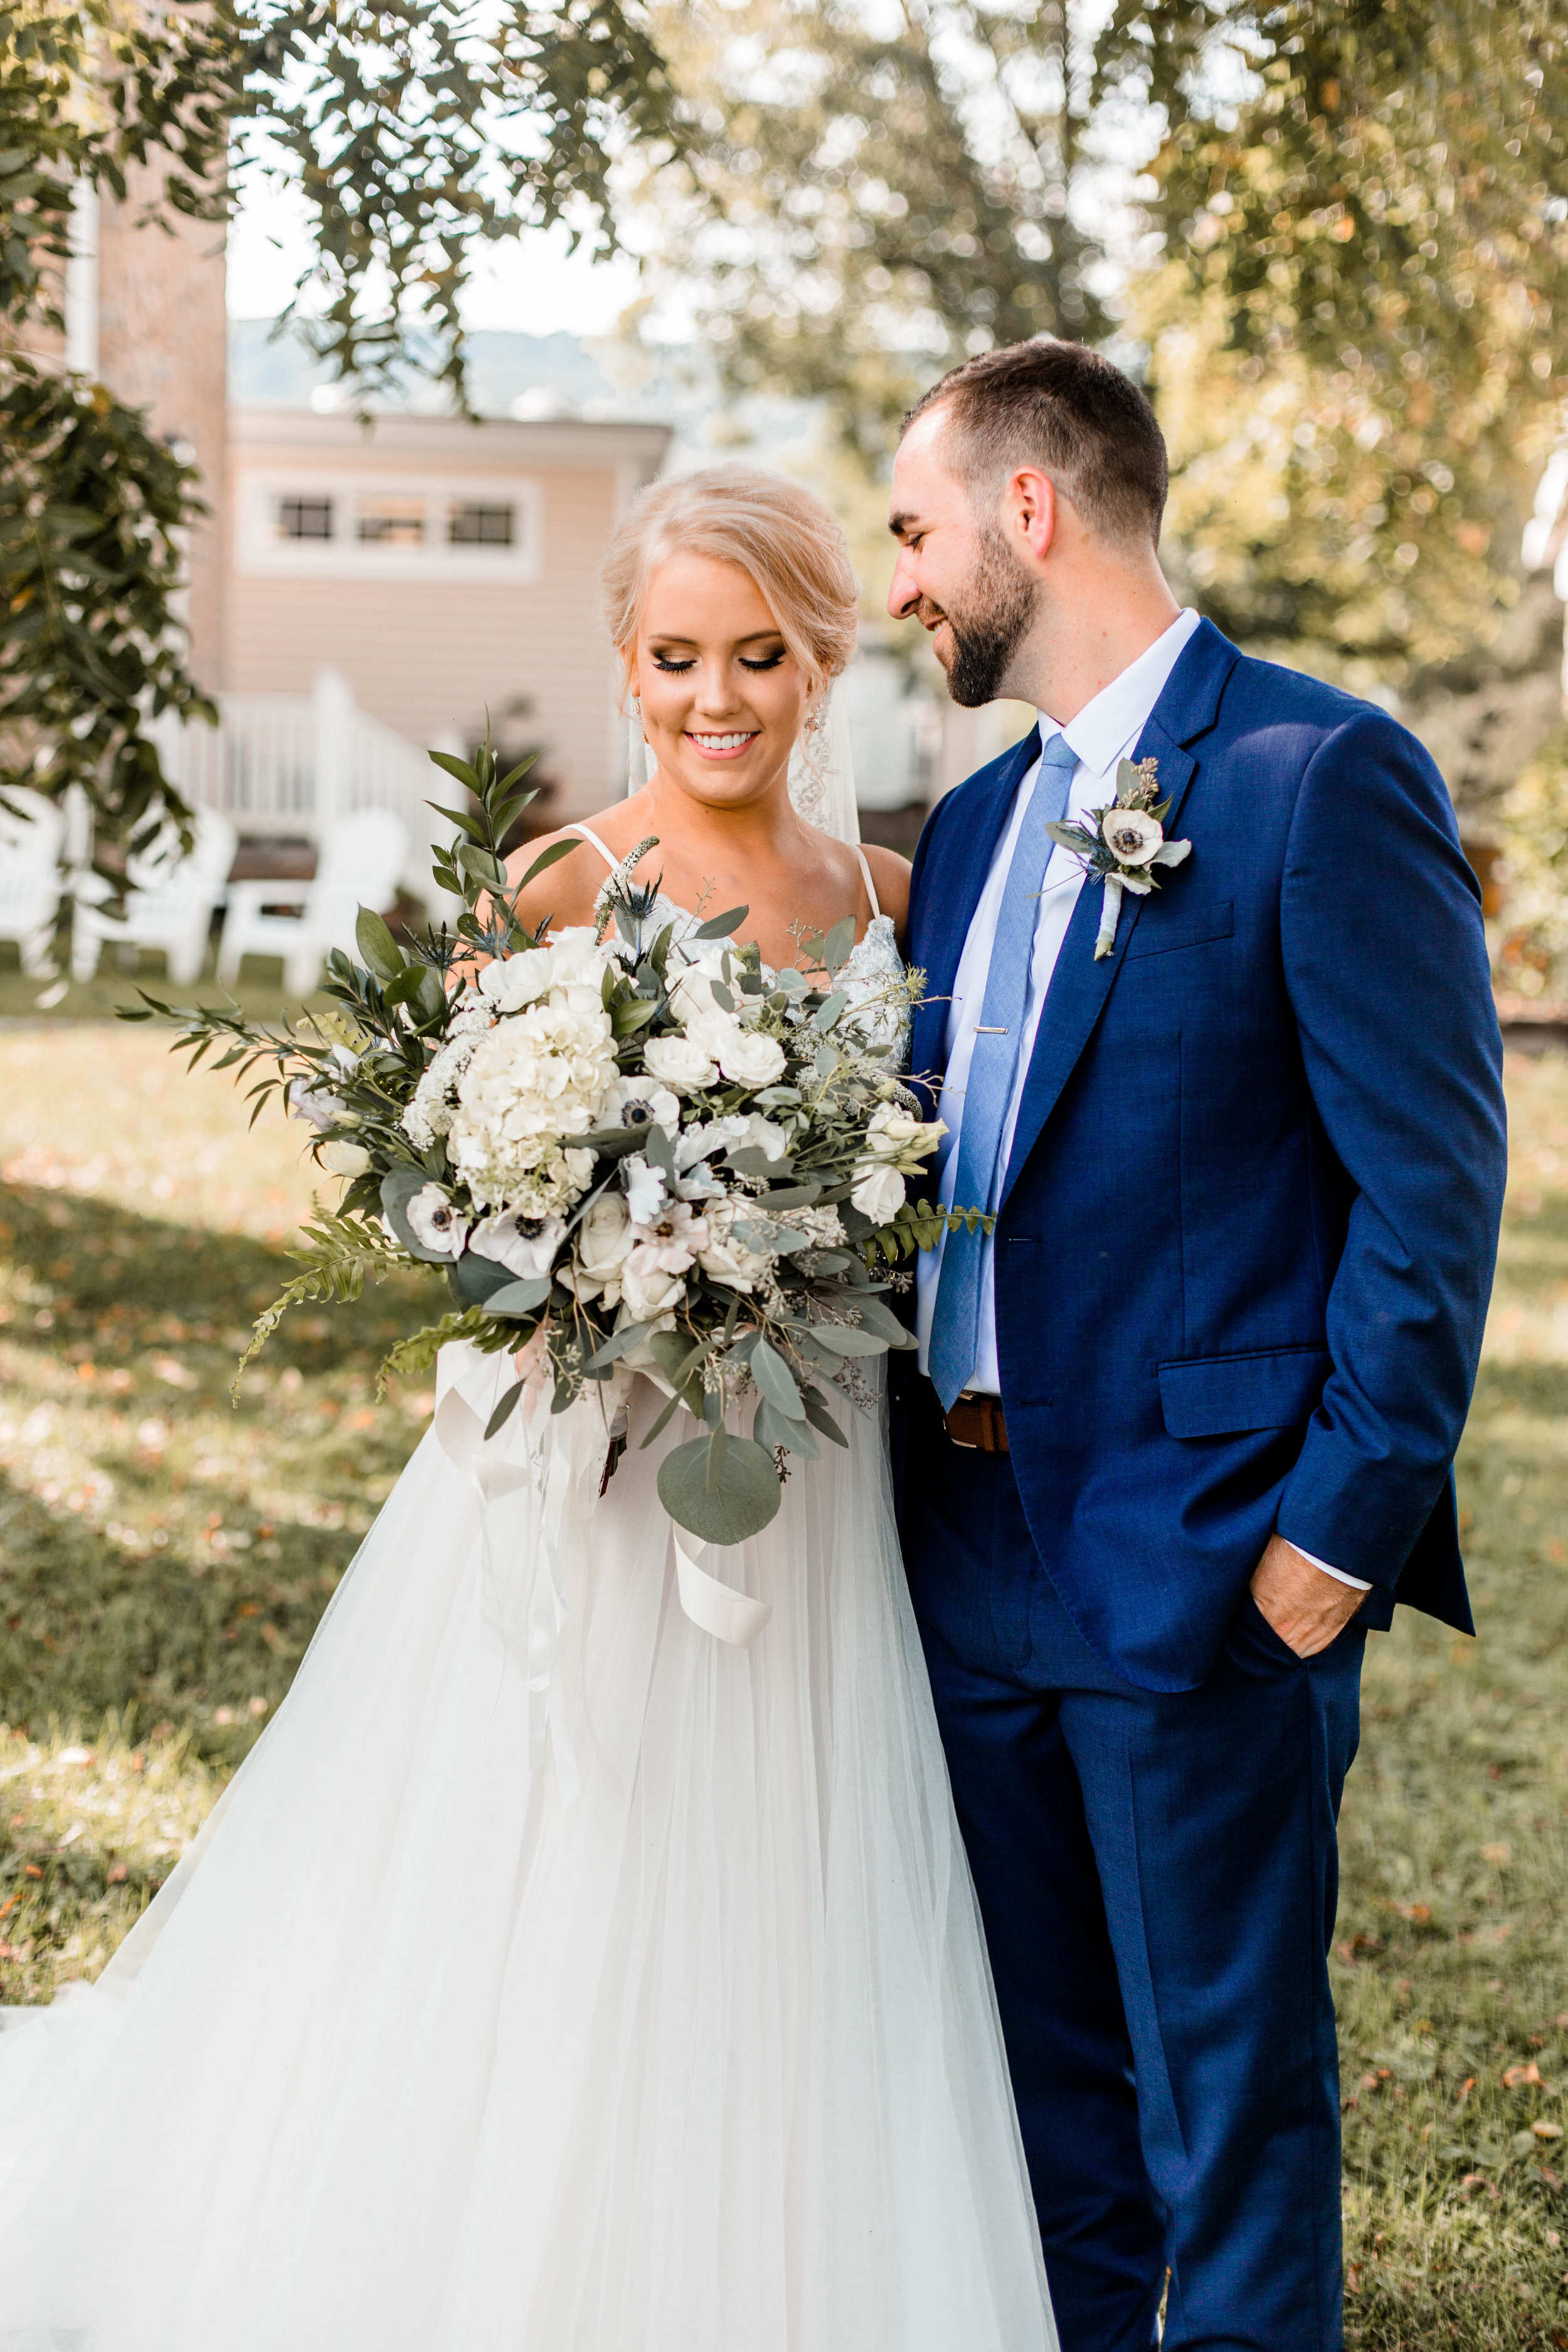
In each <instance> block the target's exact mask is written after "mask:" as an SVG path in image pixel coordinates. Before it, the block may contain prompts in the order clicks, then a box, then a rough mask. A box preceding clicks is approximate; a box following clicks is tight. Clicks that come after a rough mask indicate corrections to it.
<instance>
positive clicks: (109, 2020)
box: [0, 1381, 1056, 2352]
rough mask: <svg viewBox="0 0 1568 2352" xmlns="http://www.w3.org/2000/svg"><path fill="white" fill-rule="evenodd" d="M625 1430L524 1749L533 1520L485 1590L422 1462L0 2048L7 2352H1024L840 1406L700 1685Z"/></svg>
mask: <svg viewBox="0 0 1568 2352" xmlns="http://www.w3.org/2000/svg"><path fill="white" fill-rule="evenodd" d="M659 1402H660V1400H659V1399H658V1396H657V1395H656V1394H655V1393H654V1392H653V1391H651V1390H650V1389H649V1388H648V1386H647V1382H646V1381H639V1382H638V1383H637V1389H636V1391H634V1394H633V1398H632V1405H631V1412H632V1431H631V1438H632V1443H631V1445H630V1447H629V1450H628V1451H627V1453H626V1456H625V1458H624V1460H623V1461H622V1463H621V1465H620V1467H619V1469H618V1471H617V1473H616V1476H615V1477H614V1478H613V1479H612V1481H611V1483H610V1486H609V1488H608V1491H607V1493H606V1494H605V1497H604V1500H603V1501H602V1502H593V1504H592V1516H591V1519H590V1520H589V1522H588V1528H589V1533H588V1540H587V1542H586V1544H585V1546H584V1549H583V1551H582V1556H581V1558H580V1559H578V1560H577V1562H576V1564H575V1565H574V1566H573V1567H572V1568H571V1569H570V1571H569V1573H568V1574H567V1577H566V1580H565V1584H564V1589H563V1595H562V1597H563V1601H564V1603H565V1617H564V1621H563V1631H562V1633H561V1638H560V1640H559V1642H558V1643H557V1644H556V1654H555V1657H554V1660H553V1663H552V1665H551V1668H550V1693H549V1699H548V1705H549V1708H550V1728H549V1733H548V1736H547V1737H546V1738H544V1739H543V1740H542V1739H541V1738H540V1726H541V1715H540V1709H541V1704H542V1702H541V1697H540V1691H539V1688H538V1683H539V1676H538V1675H532V1676H531V1675H530V1672H529V1670H528V1669H529V1663H530V1661H529V1659H528V1657H527V1655H526V1654H525V1657H524V1661H523V1664H522V1667H521V1670H520V1667H519V1664H518V1662H517V1659H516V1656H515V1654H513V1655H511V1656H510V1658H509V1656H508V1654H507V1653H506V1650H505V1647H504V1644H502V1643H500V1642H498V1638H497V1633H496V1626H495V1622H494V1620H495V1613H496V1612H495V1606H494V1600H495V1596H494V1592H493V1590H490V1591H487V1586H489V1587H493V1586H494V1584H495V1583H496V1581H497V1580H498V1578H499V1579H500V1581H502V1582H503V1583H504V1581H505V1580H506V1578H507V1576H508V1575H509V1574H510V1573H512V1572H513V1571H514V1570H515V1575H516V1576H517V1577H519V1578H528V1577H532V1578H537V1575H538V1574H539V1573H540V1572H541V1570H540V1569H539V1566H538V1561H539V1559H540V1557H542V1555H541V1554H540V1553H539V1550H538V1547H537V1546H533V1547H532V1549H531V1547H530V1544H529V1542H528V1541H526V1540H524V1541H522V1542H521V1543H520V1542H519V1541H518V1539H517V1528H518V1525H519V1522H518V1519H517V1517H516V1513H517V1512H521V1514H522V1515H523V1517H524V1518H525V1519H526V1518H527V1517H528V1516H529V1515H530V1514H531V1515H533V1517H534V1518H537V1517H538V1514H539V1513H540V1512H541V1511H542V1509H543V1507H544V1506H543V1503H542V1500H541V1498H540V1497H539V1496H537V1495H536V1494H535V1493H534V1492H533V1491H532V1490H531V1488H525V1489H524V1490H523V1491H522V1493H521V1497H515V1496H514V1497H513V1498H512V1508H513V1514H514V1516H513V1518H512V1520H511V1521H510V1523H509V1528H508V1530H507V1539H506V1542H505V1544H504V1545H503V1547H502V1550H503V1555H504V1556H503V1557H502V1558H501V1559H500V1562H499V1564H498V1562H497V1560H496V1558H495V1556H494V1543H493V1541H492V1545H491V1550H490V1553H489V1555H488V1556H487V1554H486V1549H485V1543H484V1540H483V1534H482V1520H483V1517H484V1510H483V1507H482V1506H481V1503H480V1501H479V1496H478V1495H477V1493H476V1490H475V1486H474V1484H473V1481H472V1479H471V1478H470V1477H468V1476H467V1475H464V1473H463V1471H462V1469H461V1467H460V1466H459V1465H457V1464H455V1463H454V1461H453V1460H452V1459H450V1458H449V1456H448V1454H447V1452H445V1451H444V1450H443V1448H442V1445H441V1444H439V1443H438V1442H437V1437H436V1436H435V1434H434V1433H431V1434H429V1435H427V1436H426V1438H425V1440H424V1442H423V1443H422V1444H421V1445H420V1446H419V1448H418V1450H417V1451H416V1454H415V1455H414V1457H413V1459H412V1461H411V1462H410V1463H409V1465H408V1467H407V1469H406V1470H405V1473H404V1475H403V1477H402V1479H401V1481H400V1483H399V1485H398V1486H397V1488H396V1491H395V1494H394V1495H393V1496H392V1497H391V1499H390V1501H389V1502H388V1503H387V1505H386V1507H385V1508H384V1511H383V1512H382V1515H381V1517H380V1518H379V1520H378V1521H377V1523H376V1525H375V1527H374V1529H373V1530H372V1532H371V1534H370V1536H369V1537H368V1538H367V1539H366V1541H365V1543H364V1544H363V1547H362V1549H361V1550H360V1553H359V1555H358V1558H357V1559H356V1560H355V1561H354V1564H353V1568H352V1570H350V1572H349V1574H348V1576H347V1577H346V1578H345V1580H344V1581H343V1583H342V1586H341V1587H340V1589H339V1591H338V1594H337V1596H336V1598H335V1600H334V1601H333V1603H332V1605H331V1609H330V1610H329V1612H328V1613H327V1616H326V1618H325V1619H324V1621H323V1622H322V1624H321V1629H320V1631H319V1632H318V1633H317V1636H316V1639H315V1641H314V1643H313V1644H312V1646H311V1648H310V1653H309V1654H308V1656H307V1657H306V1659H305V1661H304V1664H302V1666H301V1668H300V1674H299V1675H298V1677H297V1678H296V1681H295V1685H294V1687H293V1689H292V1691H291V1693H290V1695H289V1699H288V1700H287V1702H286V1704H285V1705H284V1706H283V1707H282V1708H281V1709H280V1710H279V1715H278V1717H277V1718H276V1720H275V1721H274V1723H273V1724H272V1726H271V1727H269V1728H268V1731H267V1733H266V1734H265V1736H264V1738H262V1740H261V1741H260V1743H259V1744H258V1748H256V1750H255V1751H254V1753H253V1755H252V1756H251V1757H250V1759H248V1761H247V1763H246V1765H245V1767H244V1768H243V1769H242V1770H241V1771H240V1772H239V1774H238V1775H237V1778H236V1780H234V1782H233V1783H232V1785H231V1787H230V1788H229V1790H228V1791H227V1792H226V1796H225V1797H224V1799H223V1801H221V1803H220V1805H219V1807H218V1808H217V1810H216V1813H215V1815H214V1817H213V1819H212V1821H211V1822H209V1823H208V1825H207V1828H206V1829H205V1831H204V1832H203V1834H202V1837H201V1839H200V1840H199V1841H198V1845H197V1848H196V1849H195V1852H194V1853H193V1854H192V1855H191V1856H188V1857H187V1858H186V1860H185V1861H184V1863H183V1864H181V1866H180V1868H179V1870H178V1871H177V1872H176V1874H175V1875H174V1878H173V1879H172V1880H171V1882H170V1884H169V1885H167V1886H166V1887H165V1888H164V1890H163V1893H162V1895H160V1896H159V1897H158V1899H157V1901H156V1902H155V1903H154V1904H153V1906H152V1908H151V1909H150V1910H149V1912H148V1913H147V1915H146V1916H145V1917H144V1918H143V1919H142V1922H141V1923H140V1925H139V1926H138V1927H137V1928H136V1929H135V1930H134V1931H133V1933H132V1937H130V1938H129V1939H128V1941H127V1943H126V1945H125V1946H124V1947H122V1948H121V1952H120V1953H119V1954H117V1956H116V1958H115V1959H114V1961H112V1962H111V1963H110V1968H109V1969H108V1970H106V1972H105V1974H104V1976H103V1978H102V1979H100V1982H99V1983H98V1985H97V1986H95V1987H94V1988H92V1989H91V1990H76V1991H73V1992H71V1993H70V1994H68V1996H66V1997H64V1998H62V2000H60V2001H58V2002H57V2004H56V2005H55V2007H54V2009H52V2010H50V2011H41V2012H40V2014H39V2018H38V2021H37V2022H36V2023H34V2022H29V2023H28V2024H26V2026H24V2027H22V2028H20V2029H18V2030H16V2031H13V2032H7V2033H5V2035H4V2036H0V2157H3V2158H5V2159H7V2160H9V2162H10V2170H9V2173H8V2176H7V2178H6V2180H5V2186H4V2188H0V2347H4V2352H65V2347H69V2348H70V2352H215V2347H217V2352H847V2347H854V2352H960V2347H962V2352H1050V2347H1054V2346H1055V2343H1056V2336H1055V2331H1054V2328H1053V2326H1052V2324H1051V2319H1050V2315H1049V2306H1048V2302H1047V2291H1046V2286H1045V2279H1044V2273H1043V2270H1042V2267H1041V2262H1040V2254H1039V2244H1038V2238H1037V2230H1036V2224H1035V2219H1034V2214H1033V2210H1032V2208H1031V2204H1030V2200H1029V2193H1028V2186H1027V2181H1026V2174H1025V2169H1024V2162H1023V2156H1022V2151H1021V2147H1020V2145H1019V2140H1018V2134H1017V2127H1016V2118H1015V2116H1014V2112H1013V2107H1012V2104H1011V2099H1010V2095H1009V2091H1008V2085H1007V2077H1006V2072H1005V2062H1004V2056H1003V2049H1002V2042H1001V2034H1000V2031H999V2027H998V2024H997V2019H996V2012H995V2004H994V1997H993V1994H992V1990H991V1984H990V1979H989V1976H988V1972H987V1968H986V1962H985V1957H984V1948H983V1944H982V1940H981V1932H980V1926H979V1921H978V1916H977V1913H976V1909H975V1904H974V1897H973V1890H972V1887H971V1884H970V1880H969V1875H968V1872H967V1868H966V1865H965V1862H964V1856H963V1848H962V1846H961V1843H960V1841H959V1835H958V1830H957V1826H956V1823H955V1821H954V1817H953V1811H952V1799H951V1796H950V1793H949V1790H948V1784H947V1779H946V1774H945V1770H944V1767H943V1761H942V1749H941V1746H940V1744H939V1741H938V1737H937V1730H936V1725H935V1720H934V1717H933V1715H932V1711H931V1698H930V1694H929V1691H928V1688H927V1685H926V1678H925V1672H924V1666H923V1663H922V1660H921V1654H920V1647H919V1642H918V1637H917V1634H916V1632H915V1627H914V1623H913V1620H912V1617H911V1614H910V1606H909V1601H908V1598H907V1595H906V1593H905V1591H904V1586H903V1580H902V1574H901V1570H900V1561H899V1555H898V1549H897V1543H896V1539H895V1536H894V1532H893V1526H892V1517H891V1510H890V1498H889V1491H888V1479H887V1471H886V1465H885V1448H884V1443H883V1435H882V1431H881V1428H880V1425H879V1420H878V1417H877V1416H876V1415H875V1414H873V1413H869V1412H866V1411H865V1410H864V1409H851V1408H846V1409H845V1410H844V1412H842V1413H841V1415H840V1418H841V1419H843V1420H844V1421H845V1423H847V1428H848V1433H849V1436H850V1444H849V1447H848V1450H847V1452H840V1451H839V1450H838V1449H837V1448H836V1447H833V1446H831V1445H828V1444H825V1445H824V1447H823V1454H824V1457H825V1458H824V1459H823V1460H822V1461H820V1462H816V1463H811V1464H807V1465H798V1466H797V1467H796V1468H795V1473H794V1475H792V1477H791V1478H790V1480H789V1482H788V1484H787V1486H785V1489H784V1499H783V1507H782V1508H781V1510H780V1512H779V1515H778V1517H776V1518H775V1519H774V1521H773V1524H772V1525H771V1527H769V1528H767V1529H765V1530H764V1531H763V1534H762V1535H761V1536H759V1537H757V1538H753V1539H752V1541H751V1542H749V1543H747V1544H745V1545H743V1546H742V1547H738V1548H736V1549H734V1550H731V1551H728V1552H726V1553H724V1554H722V1555H718V1556H715V1555H711V1554H710V1555H709V1556H708V1563H709V1564H710V1565H711V1566H715V1567H718V1568H720V1569H721V1573H722V1575H723V1577H724V1578H725V1580H727V1581H729V1582H730V1583H731V1584H732V1585H735V1586H738V1587H743V1589H744V1590H745V1591H747V1592H748V1593H750V1594H752V1595H753V1596H755V1597H757V1598H759V1599H763V1600H765V1601H770V1602H771V1603H772V1604H773V1616H772V1619H771V1622H769V1623H768V1624H767V1626H766V1627H765V1629H764V1631H763V1633H762V1634H761V1635H760V1636H759V1637H758V1639H757V1640H756V1642H755V1643H754V1644H753V1646H752V1648H751V1649H749V1650H742V1649H737V1648H732V1647H730V1646H729V1645H727V1644H726V1643H721V1642H719V1641H716V1640H714V1639H713V1638H712V1637H711V1635H710V1634H709V1633H703V1632H701V1631H700V1630H699V1628H698V1627H697V1626H696V1625H694V1624H693V1623H691V1622H689V1619H688V1618H687V1617H686V1616H685V1615H684V1614H683V1612H682V1610H681V1608H680V1605H679V1597H678V1593H677V1585H676V1570H675V1559H674V1551H673V1546H672V1543H671V1534H670V1527H669V1522H668V1518H667V1517H666V1515H665V1514H664V1512H663V1511H662V1509H661V1508H660V1507H659V1504H658V1497H657V1494H656V1491H655V1474H656V1470H657V1465H658V1460H659V1459H660V1457H661V1455H662V1454H663V1453H664V1451H665V1450H666V1449H667V1448H668V1445H671V1444H678V1443H679V1442H680V1441H681V1439H682V1438H683V1437H689V1436H690V1435H691V1434H692V1430H691V1427H690V1424H689V1423H685V1426H684V1427H683V1426H682V1423H683V1422H684V1421H685V1417H684V1415H679V1414H678V1415H677V1416H676V1421H675V1423H674V1424H673V1425H672V1426H671V1428H670V1429H669V1430H668V1433H666V1434H665V1436H664V1437H662V1438H661V1439H660V1440H658V1441H657V1442H656V1443H655V1444H654V1445H653V1446H652V1447H651V1448H650V1449H649V1451H647V1452H646V1453H644V1452H641V1451H639V1450H638V1445H637V1439H638V1436H639V1434H641V1433H643V1432H645V1431H646V1430H647V1427H648V1425H649V1423H650V1422H651V1419H652V1416H653V1413H654V1412H656V1411H657V1409H658V1404H659ZM593 1410H594V1408H593V1407H592V1406H591V1405H590V1406H585V1407H578V1408H574V1412H576V1413H578V1414H581V1413H583V1412H592V1411H593ZM572 1418H573V1416H572V1415H566V1416H563V1417H562V1420H561V1421H560V1422H557V1423H547V1424H546V1426H545V1429H544V1431H543V1433H542V1438H539V1439H535V1440H533V1441H531V1442H532V1443H533V1444H535V1445H536V1448H542V1451H543V1452H544V1453H545V1454H547V1453H548V1451H549V1449H550V1448H551V1447H552V1446H560V1445H563V1444H566V1443H567V1439H566V1436H565V1435H564V1434H563V1424H564V1423H568V1422H570V1421H571V1420H572ZM595 1460H596V1461H597V1462H599V1463H601V1464H602V1447H601V1448H600V1449H599V1451H598V1454H596V1456H595ZM594 1485H595V1487H596V1485H597V1477H596V1475H595V1480H594ZM590 1500H591V1501H592V1497H590ZM524 1532H525V1535H526V1532H527V1530H526V1529H525V1531H524ZM492 1537H493V1529H492ZM527 1559H532V1561H533V1565H532V1566H527V1565H524V1566H518V1564H517V1563H518V1561H519V1560H523V1561H526V1560H527ZM533 1597H534V1598H535V1599H537V1597H538V1596H537V1594H535V1595H534V1596H533ZM514 1598H515V1599H516V1600H517V1601H518V1603H519V1606H520V1608H521V1610H522V1612H523V1614H524V1616H526V1614H527V1604H528V1603H529V1601H530V1595H529V1594H528V1593H527V1592H522V1593H521V1594H518V1595H515V1596H514ZM503 1599H504V1596H503ZM531 1622H533V1623H534V1624H535V1626H536V1628H537V1624H538V1622H540V1621H539V1619H538V1615H537V1612H535V1617H534V1619H533V1620H532V1621H531ZM513 1650H514V1653H515V1644H514V1645H513ZM532 1663H533V1664H537V1663H538V1662H537V1659H536V1658H535V1659H534V1660H533V1661H532ZM531 1679H532V1680H533V1682H534V1684H535V1687H534V1688H533V1689H532V1690H531V1689H530V1687H529V1684H530V1680H531ZM574 1781H575V1783H576V1787H575V1792H574V1793H573V1792H572V1790H573V1782H574Z"/></svg>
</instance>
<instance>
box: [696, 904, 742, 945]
mask: <svg viewBox="0 0 1568 2352" xmlns="http://www.w3.org/2000/svg"><path fill="white" fill-rule="evenodd" d="M750 912H751V908H749V907H731V908H729V910H728V912H727V913H725V914H722V915H712V916H710V918H709V919H708V920H707V922H705V923H699V925H698V926H697V929H695V930H694V931H693V932H692V933H691V937H692V938H693V939H694V940H727V939H728V938H729V937H730V935H731V932H733V931H738V930H739V929H740V928H741V925H742V923H743V922H744V921H745V919H746V917H747V916H748V915H749V914H750Z"/></svg>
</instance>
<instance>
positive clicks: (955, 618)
mask: <svg viewBox="0 0 1568 2352" xmlns="http://www.w3.org/2000/svg"><path fill="white" fill-rule="evenodd" d="M1039 601H1040V593H1039V588H1038V585H1037V583H1036V582H1035V581H1033V580H1031V579H1030V577H1029V575H1028V573H1027V572H1026V571H1025V570H1024V568H1023V566H1022V565H1021V564H1020V563H1019V562H1017V560H1016V557H1015V556H1014V554H1013V551H1012V550H1011V549H1010V548H1009V547H1008V545H1007V542H1006V541H1005V539H1004V538H1003V537H1002V534H1001V532H1000V531H985V532H983V533H982V535H981V540H980V557H979V561H978V562H976V564H975V566H974V569H973V572H971V573H970V575H969V578H968V579H967V580H966V581H965V582H964V584H963V593H962V595H961V596H960V597H959V598H958V599H956V600H954V599H952V598H950V599H949V601H948V603H947V604H946V606H945V607H944V610H945V612H946V615H947V625H948V627H949V628H950V629H951V630H952V665H951V667H950V668H949V670H948V673H947V690H948V692H949V694H951V695H952V698H953V700H954V702H956V703H957V704H958V705H959V706H960V708H961V709H964V710H978V709H979V708H980V706H981V704H982V703H985V702H994V701H995V700H996V698H997V697H998V696H999V695H1000V694H1001V692H1002V690H1003V687H1004V684H1005V679H1006V676H1007V670H1008V667H1009V665H1010V664H1011V662H1012V659H1013V656H1014V655H1015V654H1016V652H1017V650H1018V647H1019V646H1020V645H1021V644H1022V642H1023V640H1024V638H1025V636H1026V635H1027V633H1028V630H1029V627H1030V625H1031V623H1032V622H1033V620H1034V618H1035V614H1036V613H1037V610H1038V609H1039Z"/></svg>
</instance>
